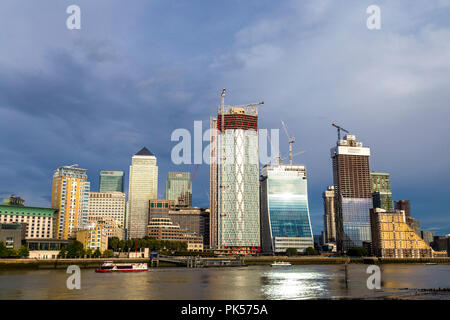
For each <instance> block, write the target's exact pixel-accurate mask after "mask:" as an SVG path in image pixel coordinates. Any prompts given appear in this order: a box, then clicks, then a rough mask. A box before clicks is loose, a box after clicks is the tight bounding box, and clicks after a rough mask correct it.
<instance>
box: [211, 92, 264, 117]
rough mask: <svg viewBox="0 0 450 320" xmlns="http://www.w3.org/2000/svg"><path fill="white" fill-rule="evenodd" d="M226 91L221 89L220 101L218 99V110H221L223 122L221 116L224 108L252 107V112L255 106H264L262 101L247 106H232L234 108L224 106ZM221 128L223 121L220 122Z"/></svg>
mask: <svg viewBox="0 0 450 320" xmlns="http://www.w3.org/2000/svg"><path fill="white" fill-rule="evenodd" d="M226 91H227V89H226V88H223V89H222V94H221V99H220V108H221V112H222V120H223V114H224V113H225V108H226V107H227V108H245V107H252V108H253V110H254V109H255V107H256V106H260V105H263V104H264V101H260V102H254V103H247V104H238V105H234V106H226V105H225V93H226ZM222 126H223V121H222Z"/></svg>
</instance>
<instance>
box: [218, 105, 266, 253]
mask: <svg viewBox="0 0 450 320" xmlns="http://www.w3.org/2000/svg"><path fill="white" fill-rule="evenodd" d="M217 128H218V130H216V133H217V137H215V138H214V140H213V141H215V142H216V143H215V145H213V144H212V143H211V150H212V154H213V153H214V154H215V156H214V157H213V156H212V157H211V189H212V192H214V193H215V194H214V193H212V194H211V202H212V204H213V201H215V202H216V203H215V204H216V207H215V208H213V209H212V211H213V212H214V214H213V217H214V218H213V219H215V221H212V228H211V229H212V231H213V232H214V233H215V234H214V235H213V236H212V239H214V238H215V237H216V238H217V239H215V240H214V242H215V246H216V248H218V249H227V248H233V251H234V252H235V253H238V252H242V253H246V252H249V251H253V250H256V251H258V250H259V249H260V213H259V155H258V111H257V109H256V107H255V106H249V107H244V108H242V107H219V114H218V116H217ZM214 161H215V162H214ZM214 169H216V171H213V170H214ZM215 197H217V199H216V198H215ZM213 199H215V200H213Z"/></svg>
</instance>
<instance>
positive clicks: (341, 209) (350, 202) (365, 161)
mask: <svg viewBox="0 0 450 320" xmlns="http://www.w3.org/2000/svg"><path fill="white" fill-rule="evenodd" d="M369 157H370V148H368V147H363V144H362V142H359V141H356V137H355V136H354V135H350V134H347V135H345V137H344V139H342V140H338V141H337V144H336V146H335V147H333V148H331V158H332V163H333V181H334V187H335V192H336V199H335V200H336V237H337V239H336V244H337V248H338V250H339V251H341V252H345V251H347V250H348V249H350V248H353V247H362V246H363V243H364V242H370V241H371V233H370V232H371V231H370V228H371V225H370V211H369V210H370V209H371V208H372V207H373V204H372V193H371V187H370V167H369Z"/></svg>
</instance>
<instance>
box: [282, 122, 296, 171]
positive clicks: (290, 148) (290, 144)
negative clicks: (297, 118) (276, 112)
mask: <svg viewBox="0 0 450 320" xmlns="http://www.w3.org/2000/svg"><path fill="white" fill-rule="evenodd" d="M281 124H282V125H283V129H284V133H286V136H287V137H288V140H289V164H290V165H292V157H293V155H292V144H294V143H295V137H294V136H292V137H291V136H289V132H288V130H287V128H286V125H285V124H284V121H283V120H281Z"/></svg>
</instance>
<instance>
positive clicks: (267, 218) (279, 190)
mask: <svg viewBox="0 0 450 320" xmlns="http://www.w3.org/2000/svg"><path fill="white" fill-rule="evenodd" d="M260 190H261V195H260V198H261V246H262V251H263V252H265V253H270V254H274V253H284V252H286V250H287V249H289V248H295V249H297V251H298V252H304V251H305V249H306V248H308V247H314V239H313V234H312V229H311V221H310V217H309V207H308V184H307V179H306V168H305V166H302V165H287V164H278V165H266V166H264V168H263V169H262V173H261V188H260Z"/></svg>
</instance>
